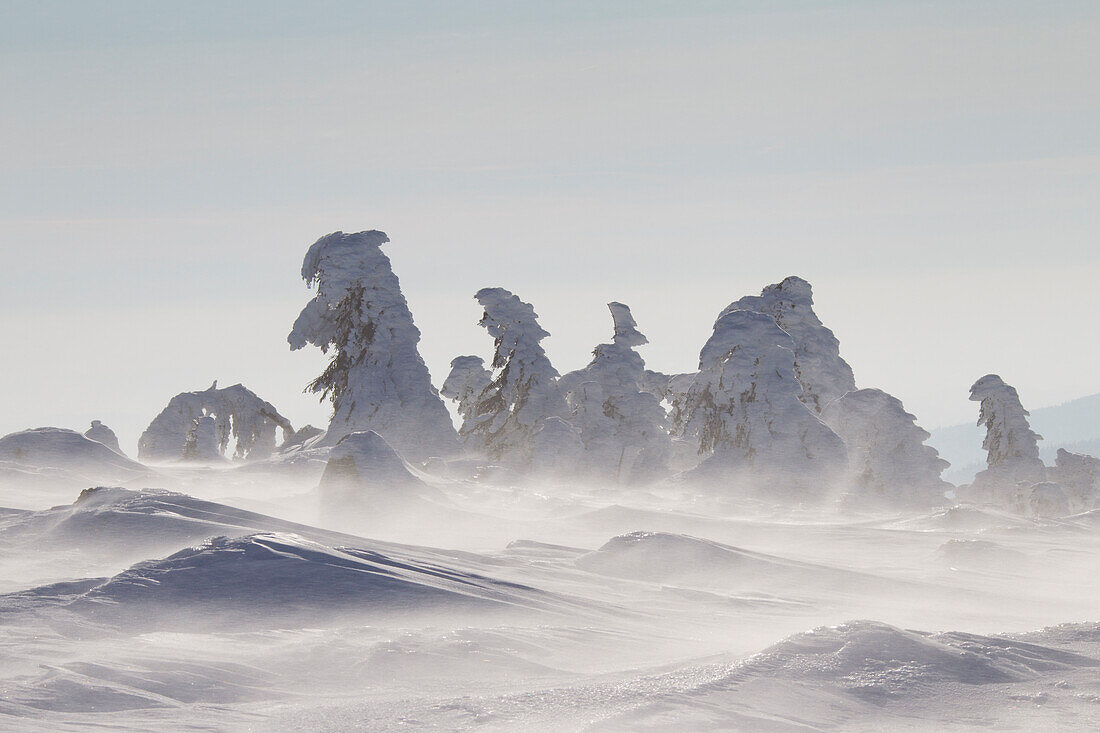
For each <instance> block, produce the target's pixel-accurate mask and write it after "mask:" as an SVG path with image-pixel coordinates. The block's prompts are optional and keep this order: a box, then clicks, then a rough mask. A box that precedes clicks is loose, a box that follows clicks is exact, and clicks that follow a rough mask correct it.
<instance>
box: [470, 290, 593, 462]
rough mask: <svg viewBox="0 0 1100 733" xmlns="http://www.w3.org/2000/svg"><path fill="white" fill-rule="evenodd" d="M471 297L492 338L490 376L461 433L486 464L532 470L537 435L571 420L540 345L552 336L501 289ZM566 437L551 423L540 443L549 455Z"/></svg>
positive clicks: (528, 306)
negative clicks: (500, 463)
mask: <svg viewBox="0 0 1100 733" xmlns="http://www.w3.org/2000/svg"><path fill="white" fill-rule="evenodd" d="M474 297H475V298H476V299H477V301H478V303H480V304H481V306H482V307H483V308H484V309H485V312H484V315H483V316H482V318H481V320H480V321H479V325H481V326H483V327H484V328H485V330H486V331H488V332H489V335H490V336H492V337H493V341H494V351H493V361H492V367H493V370H494V375H493V379H492V381H491V382H490V383H489V384H488V385H487V386H486V387H485V388H484V389H483V390H482V391H481V394H480V395H478V398H477V400H476V402H475V403H474V405H473V408H472V410H471V411H470V414H469V416H468V417H467V419H466V422H465V423H464V424H463V426H462V433H463V436H464V437H465V438H466V440H467V445H469V446H470V447H472V448H474V449H475V450H480V451H483V452H484V453H485V454H486V455H487V456H488V457H489V458H491V459H493V460H498V459H499V460H502V461H504V462H506V463H511V464H513V465H516V466H521V467H530V466H531V465H532V459H533V458H534V453H535V450H536V435H538V434H539V433H540V431H542V429H543V427H544V424H545V423H546V421H547V420H549V419H550V418H563V417H565V416H567V415H568V414H569V408H568V406H567V404H566V402H565V398H564V397H563V396H562V394H561V392H560V391H559V390H558V385H557V379H558V372H557V370H555V369H554V367H553V365H551V364H550V360H549V359H548V358H547V357H546V352H545V351H544V350H543V348H542V346H541V344H540V342H541V341H542V340H543V339H544V338H546V337H547V336H549V335H550V334H549V333H547V332H546V331H544V330H543V329H542V328H541V327H540V326H539V324H538V315H537V314H536V313H535V309H534V308H533V307H532V306H531V304H530V303H524V302H523V301H522V300H520V299H519V298H518V297H516V296H515V295H513V294H512V293H510V292H508V291H507V290H505V289H503V288H484V289H482V290H479V291H478V292H477V294H476V295H475V296H474ZM550 428H552V430H551V429H550ZM566 432H567V431H564V430H563V429H562V426H560V425H558V424H557V423H556V422H555V423H554V425H553V426H550V427H548V432H546V434H545V435H544V436H543V438H542V439H540V441H539V443H540V444H541V445H543V446H544V447H545V448H546V449H548V450H549V449H551V448H552V449H553V450H565V449H566V448H568V447H569V446H568V445H566V443H565V442H563V440H562V436H563V435H566ZM551 434H552V435H553V436H554V438H553V439H550V435H551ZM566 437H568V435H566ZM576 445H579V441H577V442H576ZM543 459H545V457H542V459H540V460H543Z"/></svg>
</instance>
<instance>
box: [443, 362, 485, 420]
mask: <svg viewBox="0 0 1100 733" xmlns="http://www.w3.org/2000/svg"><path fill="white" fill-rule="evenodd" d="M492 381H493V373H492V372H491V371H489V370H488V369H486V368H485V360H484V359H482V358H481V357H480V356H456V357H455V358H454V359H452V360H451V372H450V374H448V375H447V379H446V380H444V382H443V387H442V389H440V390H439V393H440V394H441V395H443V396H444V397H446V398H447V399H449V400H453V401H454V402H456V403H458V405H457V406H458V414H459V416H461V417H462V422H463V425H465V424H466V422H467V421H469V420H470V419H471V418H472V417H474V416H475V414H476V412H477V401H478V398H479V397H480V396H481V393H482V392H483V391H485V388H486V387H488V386H489V383H490V382H492ZM459 434H460V436H465V435H466V433H464V432H463V431H462V430H459Z"/></svg>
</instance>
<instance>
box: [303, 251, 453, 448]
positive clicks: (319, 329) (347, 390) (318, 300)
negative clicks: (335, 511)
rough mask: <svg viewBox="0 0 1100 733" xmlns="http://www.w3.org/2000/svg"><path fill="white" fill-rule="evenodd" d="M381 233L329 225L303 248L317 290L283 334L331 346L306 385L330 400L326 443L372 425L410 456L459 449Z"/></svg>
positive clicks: (307, 275)
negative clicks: (329, 230)
mask: <svg viewBox="0 0 1100 733" xmlns="http://www.w3.org/2000/svg"><path fill="white" fill-rule="evenodd" d="M388 241H390V240H389V237H387V236H386V235H385V233H384V232H380V231H374V230H372V231H365V232H359V233H357V234H344V233H343V232H334V233H333V234H329V235H327V236H324V237H321V238H320V239H318V240H317V241H316V242H314V243H313V245H312V246H311V247H310V248H309V251H308V252H307V253H306V256H305V260H304V261H303V263H302V278H303V279H304V280H305V281H306V283H307V284H309V285H310V286H314V287H315V288H316V294H315V296H314V298H313V300H311V301H310V302H309V303H308V304H307V305H306V307H305V308H303V309H302V312H301V314H300V315H299V316H298V319H297V320H296V321H295V322H294V327H293V329H292V330H291V332H290V335H289V336H288V337H287V340H288V342H289V343H290V348H291V349H301V348H303V347H304V346H306V345H307V344H313V345H314V346H318V347H320V349H321V351H322V352H324V353H326V354H327V353H328V352H329V350H330V349H331V350H332V352H333V357H332V361H331V362H330V363H329V366H328V368H326V369H325V371H324V373H322V374H321V375H320V376H319V377H318V378H317V379H316V380H315V381H314V382H313V383H312V384H311V385H310V389H311V390H312V391H314V392H315V393H318V394H320V395H321V397H322V399H324V398H326V397H328V398H331V399H332V403H333V416H332V420H331V422H330V423H329V428H328V435H327V436H326V438H325V444H326V445H335V444H336V443H337V442H338V441H339V440H340V439H341V438H343V437H344V436H345V435H347V434H348V433H352V432H358V431H365V430H373V431H375V432H376V433H378V434H380V435H382V436H383V437H385V438H386V440H387V442H389V443H390V445H392V446H393V447H394V448H395V449H396V450H397V451H398V452H399V453H401V454H402V455H404V456H406V457H408V458H409V459H410V460H416V461H420V460H424V459H426V458H428V457H429V456H433V455H435V456H445V455H451V454H453V453H455V452H456V450H457V449H458V441H457V438H456V435H455V431H454V426H453V425H452V424H451V421H450V417H449V416H448V415H447V408H446V406H444V404H443V401H442V400H441V399H440V397H439V393H438V392H437V391H436V389H435V387H433V386H432V383H431V375H430V374H429V373H428V368H427V366H425V364H424V360H423V359H422V358H421V356H420V351H419V349H418V344H419V342H420V330H419V329H417V327H416V325H415V324H414V323H413V317H412V312H411V311H410V310H409V305H408V302H407V301H406V300H405V296H404V295H403V294H402V292H401V284H400V282H399V281H398V279H397V276H396V275H395V274H394V273H393V269H392V267H391V265H390V260H389V258H388V257H387V256H386V255H385V254H384V253H383V252H382V249H381V246H382V245H383V244H385V243H386V242H388Z"/></svg>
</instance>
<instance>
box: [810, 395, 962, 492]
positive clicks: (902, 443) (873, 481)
mask: <svg viewBox="0 0 1100 733" xmlns="http://www.w3.org/2000/svg"><path fill="white" fill-rule="evenodd" d="M821 419H822V420H824V421H825V424H827V425H828V426H829V427H830V428H832V429H833V432H835V433H836V434H837V435H839V436H840V437H841V438H842V439H843V440H844V444H845V446H846V447H847V449H848V484H849V486H850V489H849V491H848V495H847V497H846V498H847V499H848V500H850V501H851V502H852V503H853V504H855V505H857V506H862V505H865V504H868V505H877V506H880V507H893V506H897V507H902V506H906V507H928V506H935V505H937V504H943V503H944V501H945V497H944V492H945V491H947V490H949V489H951V488H952V486H951V484H949V483H947V482H946V481H944V480H943V479H941V478H940V474H941V473H943V471H944V469H946V468H947V467H948V465H949V464H948V463H947V461H945V460H943V459H942V458H940V457H939V453H938V452H937V451H936V449H935V448H933V447H932V446H930V445H925V444H924V441H926V440H928V438H929V437H931V436H930V435H929V433H928V432H927V431H925V430H924V429H923V428H921V427H920V426H918V425H917V424H916V418H915V417H914V416H913V415H911V414H910V413H908V412H906V411H905V407H904V406H903V405H902V404H901V400H899V399H897V398H896V397H893V396H891V395H889V394H887V393H886V392H883V391H882V390H880V389H859V390H855V391H852V392H849V393H847V394H846V395H844V396H843V397H841V398H840V399H837V400H833V401H832V402H830V403H829V404H828V405H827V406H826V407H825V410H824V411H823V412H822V413H821Z"/></svg>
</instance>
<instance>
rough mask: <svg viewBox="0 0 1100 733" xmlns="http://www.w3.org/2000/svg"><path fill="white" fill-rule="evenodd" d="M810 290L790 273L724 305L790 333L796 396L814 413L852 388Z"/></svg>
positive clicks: (848, 372) (851, 378) (837, 347)
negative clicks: (766, 319) (797, 386)
mask: <svg viewBox="0 0 1100 733" xmlns="http://www.w3.org/2000/svg"><path fill="white" fill-rule="evenodd" d="M813 303H814V298H813V289H812V288H811V287H810V284H809V283H808V282H806V281H805V280H803V279H802V278H800V277H795V276H793V275H792V276H791V277H788V278H786V279H785V280H783V282H781V283H777V284H775V285H769V286H767V287H766V288H764V289H763V290H762V291H761V292H760V295H747V296H745V297H744V298H741V299H740V300H738V301H735V302H733V303H731V304H730V305H728V306H727V307H726V309H725V310H724V311H722V313H721V315H719V319H721V317H722V316H724V315H726V314H727V313H731V312H733V311H737V310H748V311H754V312H756V313H763V314H765V315H768V316H771V317H772V318H773V319H775V322H776V323H777V324H778V325H779V327H780V328H782V329H783V330H784V331H786V332H787V333H788V334H790V337H791V340H792V341H793V342H794V355H795V359H794V370H795V375H796V376H797V378H798V382H799V384H800V385H801V387H802V391H801V394H800V399H801V400H802V401H803V402H804V403H806V404H807V405H809V406H810V408H811V409H812V410H813V411H814V412H818V413H819V412H821V411H822V410H824V409H825V407H826V406H827V405H828V404H829V403H830V402H832V401H833V400H835V399H837V398H839V397H840V396H842V395H843V394H844V393H845V392H851V391H852V390H854V389H855V388H856V383H855V377H854V376H853V375H852V368H851V367H850V366H848V362H846V361H844V359H842V358H841V357H840V342H839V341H837V338H836V336H834V335H833V332H832V331H830V330H829V329H828V328H826V327H825V326H824V324H822V323H821V320H820V319H819V318H818V317H817V314H816V313H814V309H813Z"/></svg>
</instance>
